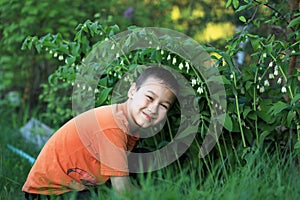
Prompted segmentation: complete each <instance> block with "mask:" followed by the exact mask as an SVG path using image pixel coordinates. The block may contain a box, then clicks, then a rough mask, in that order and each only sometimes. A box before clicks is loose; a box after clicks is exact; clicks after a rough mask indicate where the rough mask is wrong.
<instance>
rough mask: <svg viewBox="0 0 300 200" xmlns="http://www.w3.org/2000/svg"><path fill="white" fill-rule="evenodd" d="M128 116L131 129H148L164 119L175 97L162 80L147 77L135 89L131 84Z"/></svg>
mask: <svg viewBox="0 0 300 200" xmlns="http://www.w3.org/2000/svg"><path fill="white" fill-rule="evenodd" d="M128 97H129V99H128V116H129V123H130V126H131V128H133V129H135V128H139V127H141V128H148V127H150V126H154V125H157V124H158V123H160V122H162V121H163V120H164V119H165V118H166V114H167V112H168V110H169V108H170V107H171V105H172V103H173V102H174V100H175V95H174V94H173V93H172V91H171V90H170V89H169V88H168V87H167V86H166V85H165V84H164V82H163V81H162V80H159V79H157V78H152V77H149V78H148V79H147V80H145V82H144V83H143V84H142V85H141V86H140V88H136V85H135V84H133V85H132V86H131V88H130V90H129V91H128Z"/></svg>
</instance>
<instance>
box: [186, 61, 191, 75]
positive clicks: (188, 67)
mask: <svg viewBox="0 0 300 200" xmlns="http://www.w3.org/2000/svg"><path fill="white" fill-rule="evenodd" d="M185 67H186V72H187V73H189V70H190V65H189V63H188V62H185Z"/></svg>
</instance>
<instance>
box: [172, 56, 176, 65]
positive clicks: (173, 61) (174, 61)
mask: <svg viewBox="0 0 300 200" xmlns="http://www.w3.org/2000/svg"><path fill="white" fill-rule="evenodd" d="M176 61H177V60H176V58H175V57H174V58H173V60H172V64H173V65H175V64H176Z"/></svg>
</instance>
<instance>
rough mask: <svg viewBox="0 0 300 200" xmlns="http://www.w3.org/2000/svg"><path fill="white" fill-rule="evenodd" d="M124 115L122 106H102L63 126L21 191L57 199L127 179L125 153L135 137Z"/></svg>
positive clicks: (38, 159) (35, 164) (134, 140)
mask: <svg viewBox="0 0 300 200" xmlns="http://www.w3.org/2000/svg"><path fill="white" fill-rule="evenodd" d="M126 111H127V108H126V103H123V104H114V105H110V106H102V107H98V108H95V109H92V110H89V111H87V112H85V113H83V114H81V115H78V116H77V117H75V118H73V119H72V120H70V121H69V122H67V123H66V124H65V125H64V126H62V127H61V128H60V129H59V130H58V131H57V132H56V133H55V134H54V135H53V136H52V137H51V138H50V139H49V140H48V142H47V143H46V144H45V146H44V147H43V149H42V150H41V152H40V154H39V156H38V158H37V160H36V162H35V163H34V165H33V167H32V169H31V170H30V172H29V175H28V177H27V180H26V182H25V184H24V186H23V188H22V190H23V191H24V192H28V193H33V194H46V195H51V194H56V195H58V194H62V193H65V192H69V191H72V190H77V191H80V190H84V189H86V188H87V187H89V186H97V185H100V184H103V183H104V182H106V181H107V180H108V179H109V177H110V176H128V174H129V172H128V163H127V152H128V151H131V150H132V149H133V147H134V145H135V143H136V141H137V140H138V137H136V136H133V135H132V134H131V133H129V126H128V119H127V112H126ZM135 135H136V134H135Z"/></svg>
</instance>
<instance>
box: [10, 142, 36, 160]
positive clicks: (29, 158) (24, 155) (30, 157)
mask: <svg viewBox="0 0 300 200" xmlns="http://www.w3.org/2000/svg"><path fill="white" fill-rule="evenodd" d="M7 147H8V148H9V149H10V150H11V151H12V152H14V153H16V154H18V155H19V156H21V157H22V158H25V159H26V160H28V161H29V162H30V164H32V165H33V163H34V162H35V158H34V157H32V156H30V155H29V154H27V153H25V152H24V151H22V150H21V149H18V148H16V147H14V146H12V145H10V144H7Z"/></svg>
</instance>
